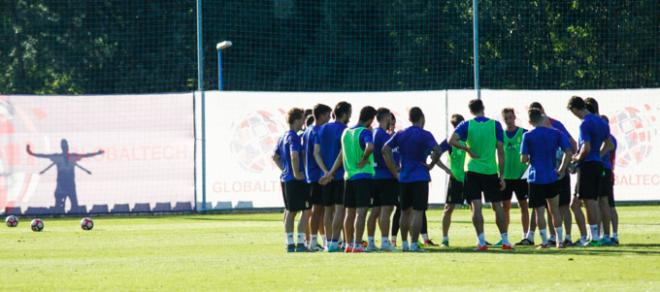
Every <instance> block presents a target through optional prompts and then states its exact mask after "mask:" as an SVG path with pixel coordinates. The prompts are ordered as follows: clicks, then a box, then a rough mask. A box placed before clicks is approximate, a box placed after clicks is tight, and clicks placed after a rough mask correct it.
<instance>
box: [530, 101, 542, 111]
mask: <svg viewBox="0 0 660 292" xmlns="http://www.w3.org/2000/svg"><path fill="white" fill-rule="evenodd" d="M529 108H537V109H540V110H541V111H543V106H542V105H541V103H540V102H538V101H535V102H532V103H531V104H529Z"/></svg>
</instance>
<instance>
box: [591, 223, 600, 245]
mask: <svg viewBox="0 0 660 292" xmlns="http://www.w3.org/2000/svg"><path fill="white" fill-rule="evenodd" d="M589 228H590V229H591V240H593V241H599V240H600V234H598V224H593V225H589Z"/></svg>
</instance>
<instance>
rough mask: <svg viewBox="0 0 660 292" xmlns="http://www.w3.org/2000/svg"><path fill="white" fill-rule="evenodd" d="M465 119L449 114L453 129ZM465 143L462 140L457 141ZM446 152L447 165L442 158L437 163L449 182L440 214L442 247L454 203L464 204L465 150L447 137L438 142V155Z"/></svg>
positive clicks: (447, 243)
mask: <svg viewBox="0 0 660 292" xmlns="http://www.w3.org/2000/svg"><path fill="white" fill-rule="evenodd" d="M463 121H465V118H463V116H462V115H459V114H454V115H452V116H451V125H452V126H454V129H455V128H456V127H458V125H459V124H460V123H462V122H463ZM459 143H461V145H465V143H464V142H459ZM445 152H448V153H449V158H448V159H447V162H448V164H449V167H447V166H446V165H445V164H444V163H442V160H438V163H437V165H438V166H439V167H440V168H441V169H442V170H444V171H445V172H446V173H447V174H448V175H449V183H448V184H447V200H446V201H445V209H444V213H443V214H442V247H449V226H450V225H451V215H452V213H453V212H454V208H455V207H456V205H463V204H465V198H464V196H463V180H464V179H465V169H464V167H465V155H466V153H465V151H463V150H461V149H459V148H456V147H452V146H450V145H449V142H447V139H445V140H444V141H442V143H440V155H442V154H443V153H445Z"/></svg>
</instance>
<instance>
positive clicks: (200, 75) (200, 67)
mask: <svg viewBox="0 0 660 292" xmlns="http://www.w3.org/2000/svg"><path fill="white" fill-rule="evenodd" d="M202 36H203V35H202V0H197V91H199V93H200V94H201V106H200V107H201V109H200V110H201V112H202V115H201V124H202V125H201V127H202V129H201V132H202V133H201V136H202V137H201V140H202V141H201V142H202V151H201V152H202V153H201V160H202V174H201V175H202V208H201V211H202V212H204V211H206V97H205V96H204V47H203V46H202ZM195 184H197V182H195ZM195 189H197V188H195ZM196 193H197V192H195V204H197V194H196Z"/></svg>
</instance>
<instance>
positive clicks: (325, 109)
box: [314, 103, 332, 120]
mask: <svg viewBox="0 0 660 292" xmlns="http://www.w3.org/2000/svg"><path fill="white" fill-rule="evenodd" d="M331 111H332V109H331V108H330V107H329V106H327V105H325V104H321V103H319V104H317V105H315V106H314V118H315V119H316V120H318V119H319V118H320V117H321V116H322V115H324V114H327V113H329V112H331Z"/></svg>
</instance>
